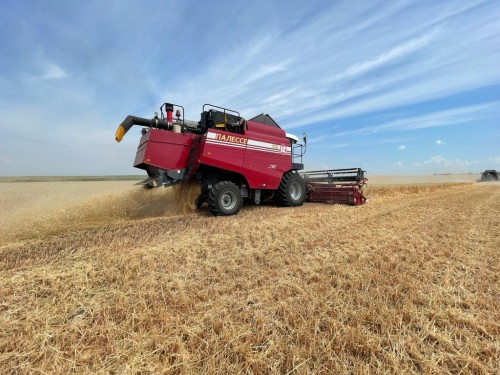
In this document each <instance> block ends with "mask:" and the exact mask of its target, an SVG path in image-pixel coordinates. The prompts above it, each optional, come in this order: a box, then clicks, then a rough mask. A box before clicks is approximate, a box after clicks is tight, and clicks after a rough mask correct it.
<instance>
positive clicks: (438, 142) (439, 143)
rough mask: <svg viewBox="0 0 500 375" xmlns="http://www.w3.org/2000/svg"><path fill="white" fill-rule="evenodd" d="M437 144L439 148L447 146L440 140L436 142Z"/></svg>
mask: <svg viewBox="0 0 500 375" xmlns="http://www.w3.org/2000/svg"><path fill="white" fill-rule="evenodd" d="M436 144H437V145H438V146H441V145H444V144H446V143H445V142H444V141H442V140H440V139H438V140H437V141H436Z"/></svg>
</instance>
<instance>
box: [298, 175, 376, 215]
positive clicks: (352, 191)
mask: <svg viewBox="0 0 500 375" xmlns="http://www.w3.org/2000/svg"><path fill="white" fill-rule="evenodd" d="M302 177H303V178H304V180H305V181H306V185H307V198H306V201H308V202H321V203H339V204H350V205H354V206H359V205H361V204H364V203H365V202H366V197H365V196H364V194H363V189H364V188H365V186H366V182H367V181H368V179H367V178H366V171H364V170H362V169H361V168H344V169H329V170H323V171H310V172H302Z"/></svg>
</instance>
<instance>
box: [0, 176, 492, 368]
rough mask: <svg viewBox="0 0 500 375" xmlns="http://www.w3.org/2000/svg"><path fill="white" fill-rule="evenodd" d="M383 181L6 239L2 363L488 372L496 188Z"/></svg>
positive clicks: (1, 253) (1, 257) (0, 255)
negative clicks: (287, 202) (368, 192)
mask: <svg viewBox="0 0 500 375" xmlns="http://www.w3.org/2000/svg"><path fill="white" fill-rule="evenodd" d="M375 188H376V187H375ZM388 189H389V190H378V193H377V190H376V189H374V190H373V191H372V195H373V199H372V200H371V201H370V203H369V204H367V205H365V206H361V207H349V206H331V205H321V204H308V205H305V206H303V207H301V208H290V209H288V208H275V207H246V208H244V209H243V210H242V211H241V212H240V214H239V215H238V216H235V217H228V218H213V217H210V216H208V215H205V214H203V213H202V214H190V215H184V216H173V217H162V216H160V217H153V218H151V217H150V218H138V217H137V216H130V215H128V214H126V215H125V217H119V216H120V215H118V214H116V215H117V216H116V217H115V219H116V220H115V222H113V220H111V219H110V221H109V222H106V225H100V226H94V227H89V225H90V224H91V223H92V220H89V221H87V220H83V219H82V220H83V221H76V222H75V224H74V227H73V229H72V231H71V233H67V232H65V231H63V232H59V233H57V231H54V230H52V231H49V233H50V234H51V235H50V236H47V237H44V236H42V233H40V232H38V233H37V234H36V236H35V238H33V239H18V240H17V241H13V242H10V243H8V244H6V245H4V246H3V247H2V248H1V250H0V261H1V263H0V269H1V271H0V272H1V273H0V275H1V286H2V288H1V292H0V302H1V305H0V332H1V335H0V353H1V354H0V367H1V369H2V370H3V371H2V372H3V373H38V372H42V373H43V372H44V373H67V372H76V373H96V372H101V373H107V372H114V373H137V372H141V373H166V374H182V373H185V374H191V373H227V374H233V373H241V372H243V373H265V374H268V373H271V374H272V373H276V374H278V373H280V374H281V373H297V374H306V373H398V374H399V373H410V374H411V373H436V374H447V373H453V374H455V373H477V374H483V373H484V374H486V373H496V372H498V363H499V359H500V358H499V354H500V348H499V347H500V344H499V334H500V327H499V324H498V322H499V321H500V310H499V303H498V301H499V298H500V289H499V280H498V277H499V276H498V275H499V271H500V270H499V268H500V267H499V255H498V249H499V248H500V243H499V236H498V227H499V224H500V223H499V216H498V212H499V209H500V188H499V187H498V186H472V185H467V186H456V185H453V186H451V185H448V186H441V187H439V188H435V189H434V188H428V189H430V190H421V189H420V188H414V187H413V188H412V187H389V188H388ZM426 189H427V188H426ZM383 192H386V194H383ZM379 193H380V194H379ZM394 193H397V196H396V197H394ZM134 194H135V193H134ZM99 206H100V207H105V208H106V209H109V208H112V207H115V208H116V206H113V205H111V206H106V204H105V202H100V204H99ZM96 210H97V209H96ZM160 211H161V210H160ZM90 212H94V211H92V210H91V211H90ZM95 212H97V211H95ZM125 212H127V211H125ZM160 213H161V212H156V211H155V212H152V214H154V215H156V214H160ZM91 216H92V215H91ZM80 223H84V225H83V226H82V227H81V228H83V229H79V225H80ZM101 224H102V223H101ZM58 230H64V228H63V227H61V228H58Z"/></svg>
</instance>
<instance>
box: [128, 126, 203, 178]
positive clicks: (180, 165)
mask: <svg viewBox="0 0 500 375" xmlns="http://www.w3.org/2000/svg"><path fill="white" fill-rule="evenodd" d="M195 138H196V135H194V134H191V133H187V134H180V133H174V132H171V131H165V130H158V129H151V130H150V131H148V132H147V133H146V134H144V135H143V136H142V138H141V141H140V143H139V147H138V149H137V154H136V156H135V161H134V167H137V168H142V169H145V168H144V165H145V164H149V165H154V166H155V167H159V168H163V169H167V170H180V169H184V168H186V164H187V160H188V157H189V151H190V146H191V143H192V142H193V139H195Z"/></svg>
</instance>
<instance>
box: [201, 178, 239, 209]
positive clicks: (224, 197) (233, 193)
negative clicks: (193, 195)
mask: <svg viewBox="0 0 500 375" xmlns="http://www.w3.org/2000/svg"><path fill="white" fill-rule="evenodd" d="M242 203H243V198H242V197H241V191H240V189H239V188H238V186H236V185H235V184H233V183H232V182H229V181H221V182H218V183H216V184H215V185H214V187H213V188H212V190H210V193H209V194H208V207H209V208H210V213H211V214H212V215H214V216H229V215H235V214H237V213H238V211H239V210H240V209H241V205H242Z"/></svg>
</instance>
